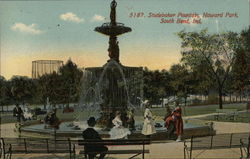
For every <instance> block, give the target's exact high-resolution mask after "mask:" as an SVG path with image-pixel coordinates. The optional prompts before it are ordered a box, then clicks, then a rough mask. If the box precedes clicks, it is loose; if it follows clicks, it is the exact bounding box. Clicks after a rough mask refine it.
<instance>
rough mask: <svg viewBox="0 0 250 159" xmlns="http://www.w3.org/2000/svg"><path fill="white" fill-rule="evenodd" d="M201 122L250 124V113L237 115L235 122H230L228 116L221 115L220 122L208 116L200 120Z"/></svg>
mask: <svg viewBox="0 0 250 159" xmlns="http://www.w3.org/2000/svg"><path fill="white" fill-rule="evenodd" d="M200 119H201V120H209V121H222V122H240V123H250V112H244V113H239V114H238V115H236V117H235V120H233V121H232V120H230V119H229V118H228V117H227V116H226V115H225V116H223V115H221V116H220V117H219V120H215V118H214V116H213V115H211V116H207V117H203V118H200Z"/></svg>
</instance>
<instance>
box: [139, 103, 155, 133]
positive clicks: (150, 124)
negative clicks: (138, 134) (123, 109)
mask: <svg viewBox="0 0 250 159" xmlns="http://www.w3.org/2000/svg"><path fill="white" fill-rule="evenodd" d="M149 108H150V105H149V104H147V105H146V109H145V112H144V123H143V128H142V134H143V135H146V136H147V137H150V135H152V134H154V133H156V131H155V122H154V119H153V115H152V112H151V110H150V109H149Z"/></svg>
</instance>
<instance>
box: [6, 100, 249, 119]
mask: <svg viewBox="0 0 250 159" xmlns="http://www.w3.org/2000/svg"><path fill="white" fill-rule="evenodd" d="M218 108H219V106H218V105H206V106H192V107H188V106H187V107H183V116H193V115H202V114H209V113H215V112H216V109H218ZM223 108H225V109H237V110H238V111H241V110H246V103H235V104H224V105H223ZM151 110H152V113H153V116H156V117H157V118H158V119H160V120H161V119H163V118H164V116H165V114H166V109H165V108H152V109H151ZM143 114H144V109H138V110H136V111H135V119H136V120H143ZM57 116H58V118H59V119H60V120H62V121H72V120H75V119H76V117H77V116H80V119H83V120H87V118H88V117H90V116H94V117H96V118H97V117H98V116H99V114H98V112H89V111H80V110H75V112H73V113H63V112H62V109H58V111H57ZM44 117H45V115H39V116H38V118H39V119H41V120H43V119H44ZM1 119H2V121H1V123H2V124H3V123H14V122H16V118H15V117H13V116H12V113H4V114H1Z"/></svg>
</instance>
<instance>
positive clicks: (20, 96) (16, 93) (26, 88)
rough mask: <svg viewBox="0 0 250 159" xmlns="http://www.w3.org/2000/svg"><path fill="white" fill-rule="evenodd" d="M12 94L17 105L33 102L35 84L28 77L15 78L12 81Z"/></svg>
mask: <svg viewBox="0 0 250 159" xmlns="http://www.w3.org/2000/svg"><path fill="white" fill-rule="evenodd" d="M10 84H11V93H12V97H13V99H14V101H15V102H16V103H22V104H23V103H24V102H29V103H31V102H32V99H33V96H34V94H35V93H34V88H35V87H34V83H33V81H32V79H30V78H28V77H26V76H13V77H12V78H11V80H10Z"/></svg>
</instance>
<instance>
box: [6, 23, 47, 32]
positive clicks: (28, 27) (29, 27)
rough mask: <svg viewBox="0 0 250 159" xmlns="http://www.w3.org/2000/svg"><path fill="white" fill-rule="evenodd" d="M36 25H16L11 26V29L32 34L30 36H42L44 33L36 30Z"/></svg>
mask: <svg viewBox="0 0 250 159" xmlns="http://www.w3.org/2000/svg"><path fill="white" fill-rule="evenodd" d="M36 26H37V25H36V24H31V25H26V24H23V23H15V24H14V25H13V26H11V29H12V30H14V31H20V32H22V33H30V34H41V33H43V31H41V30H39V29H37V28H36Z"/></svg>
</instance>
